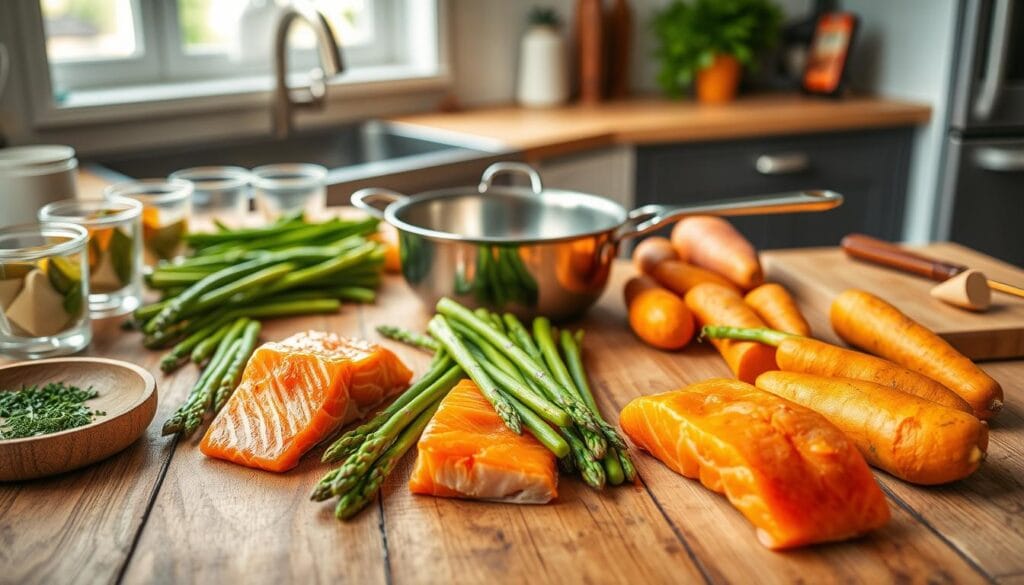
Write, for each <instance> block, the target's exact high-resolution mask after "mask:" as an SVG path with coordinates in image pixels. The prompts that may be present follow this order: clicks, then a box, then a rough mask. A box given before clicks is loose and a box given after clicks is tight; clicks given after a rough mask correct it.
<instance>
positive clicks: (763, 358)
mask: <svg viewBox="0 0 1024 585" xmlns="http://www.w3.org/2000/svg"><path fill="white" fill-rule="evenodd" d="M685 299H686V306H687V307H689V308H690V311H692V312H693V315H694V316H695V317H696V318H697V321H699V322H700V324H701V325H729V326H732V327H749V328H757V327H764V321H762V320H761V319H760V317H758V316H757V314H756V313H754V310H753V309H751V308H750V307H748V306H747V304H746V303H744V302H743V297H741V296H740V295H739V293H737V292H736V291H735V290H733V289H731V288H728V287H725V286H722V285H719V284H714V283H710V282H705V283H703V284H698V285H697V286H695V287H693V288H692V289H690V292H688V293H686V297H685ZM711 343H713V344H714V345H715V347H716V348H717V349H718V352H719V353H720V354H722V357H723V358H724V359H725V363H726V364H727V365H728V366H729V369H730V370H732V373H733V374H735V376H736V377H737V378H738V379H740V380H742V381H744V382H747V383H751V384H752V383H753V382H754V380H755V379H756V378H757V376H758V375H760V374H761V373H762V372H767V371H768V370H774V369H776V368H777V366H776V365H775V348H774V347H771V346H768V345H764V344H761V343H755V342H751V341H734V340H731V339H712V340H711Z"/></svg>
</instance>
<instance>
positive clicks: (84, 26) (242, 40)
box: [38, 0, 439, 107]
mask: <svg viewBox="0 0 1024 585" xmlns="http://www.w3.org/2000/svg"><path fill="white" fill-rule="evenodd" d="M309 1H310V2H311V3H312V4H313V5H315V6H316V7H317V8H318V9H319V10H321V11H322V12H323V13H324V14H325V16H327V18H328V20H329V22H330V24H331V27H332V28H333V30H334V32H335V36H336V37H337V38H338V40H339V41H340V43H341V45H342V50H343V53H344V61H345V64H346V67H347V71H346V75H345V77H344V78H343V80H344V79H346V78H347V79H352V78H353V76H354V77H355V78H357V79H358V78H360V75H359V73H360V72H362V73H364V74H365V73H366V72H367V71H370V70H374V69H387V68H391V69H397V68H403V69H404V73H403V75H405V76H407V77H413V76H425V75H431V74H437V72H438V70H439V64H438V62H437V55H438V48H437V42H438V38H437V26H436V24H437V23H436V22H429V23H424V22H422V17H423V15H424V13H423V6H425V5H431V6H432V11H433V13H432V16H433V17H434V20H435V21H436V17H437V14H436V0H433V1H427V0H309ZM282 2H283V0H277V1H276V2H275V1H274V0H38V3H39V13H38V17H39V18H40V19H41V21H42V25H43V26H42V28H43V30H44V31H45V57H46V61H47V63H48V64H49V73H50V75H49V87H50V91H51V93H52V96H53V102H54V104H55V105H56V106H57V107H61V106H75V105H82V103H83V102H82V95H83V94H89V93H90V92H92V93H94V94H95V93H104V92H106V94H107V96H106V98H104V99H110V98H111V95H110V93H111V92H109V91H106V90H113V89H118V90H122V91H120V92H119V93H118V97H117V99H120V100H125V99H128V100H131V101H137V100H138V99H141V98H140V97H139V96H140V95H145V94H146V92H145V91H140V88H146V87H149V88H154V89H153V91H156V89H155V88H157V87H161V88H162V89H161V90H160V93H161V96H162V97H163V98H166V97H167V96H168V95H170V94H169V93H168V91H170V90H168V89H167V88H168V86H177V87H179V88H180V89H181V91H183V92H190V93H189V95H195V94H196V92H197V91H202V89H203V87H204V86H203V84H201V83H200V84H197V82H209V85H210V87H211V88H212V87H213V86H216V87H217V88H218V89H217V90H216V91H214V90H212V89H211V90H210V91H209V92H208V93H224V91H225V88H226V87H229V86H230V87H231V91H236V92H237V91H245V90H246V89H248V90H256V89H267V88H268V87H269V75H270V73H271V71H272V68H273V57H272V50H273V49H272V41H273V37H274V31H275V26H276V23H277V17H278V11H279V10H280V4H281V3H282ZM424 24H430V25H431V26H426V27H425V26H423V25H424ZM410 27H415V28H416V30H415V31H413V30H410ZM424 30H430V31H432V34H429V35H426V36H425V35H424V34H423V32H424ZM414 43H416V46H414ZM424 56H428V57H430V58H427V59H424ZM288 61H289V71H291V72H293V73H299V72H303V71H306V70H308V69H310V68H312V67H313V66H315V65H316V63H317V61H318V58H317V55H316V51H315V40H314V37H313V34H312V30H310V29H309V28H308V27H306V26H304V25H303V24H302V23H301V22H300V23H298V24H297V25H296V26H295V27H294V29H293V31H292V34H291V35H290V37H289V55H288ZM396 75H397V73H396ZM232 80H234V82H233V83H228V82H231V81H232ZM243 80H246V81H247V83H244V82H243ZM186 82H187V83H186ZM124 90H129V91H124ZM171 93H173V91H172V92H171ZM91 99H92V100H93V101H92V102H90V101H88V100H86V102H85V103H86V105H90V104H92V103H95V99H96V98H91Z"/></svg>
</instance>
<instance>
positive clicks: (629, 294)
mask: <svg viewBox="0 0 1024 585" xmlns="http://www.w3.org/2000/svg"><path fill="white" fill-rule="evenodd" d="M624 292H625V296H626V306H627V307H628V308H629V327H630V328H631V329H632V330H633V333H635V334H636V335H637V337H639V338H640V339H642V340H643V341H644V342H645V343H647V344H648V345H651V346H654V347H657V348H659V349H667V350H673V349H680V348H682V347H683V346H685V345H686V344H687V343H689V342H690V339H692V338H693V330H694V323H693V315H692V314H691V313H690V309H688V308H687V307H686V303H684V302H683V299H681V298H679V297H678V296H676V295H675V294H673V293H672V292H671V291H669V290H666V289H664V288H662V287H660V286H658V284H657V283H655V282H654V281H653V280H652V279H651V278H650V277H647V276H638V277H634V278H631V279H630V280H629V282H627V283H626V288H625V291H624Z"/></svg>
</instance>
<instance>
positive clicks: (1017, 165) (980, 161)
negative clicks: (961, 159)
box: [974, 146, 1024, 173]
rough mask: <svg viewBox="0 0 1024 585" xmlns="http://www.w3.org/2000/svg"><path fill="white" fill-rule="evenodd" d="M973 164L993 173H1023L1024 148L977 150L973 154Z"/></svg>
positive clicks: (991, 147) (987, 148)
mask: <svg viewBox="0 0 1024 585" xmlns="http://www.w3.org/2000/svg"><path fill="white" fill-rule="evenodd" d="M974 164H976V165H978V167H979V168H982V169H985V170H986V171H992V172H995V173H1019V172H1021V171H1024V148H998V147H995V146H986V147H984V148H979V149H978V150H977V151H975V153H974Z"/></svg>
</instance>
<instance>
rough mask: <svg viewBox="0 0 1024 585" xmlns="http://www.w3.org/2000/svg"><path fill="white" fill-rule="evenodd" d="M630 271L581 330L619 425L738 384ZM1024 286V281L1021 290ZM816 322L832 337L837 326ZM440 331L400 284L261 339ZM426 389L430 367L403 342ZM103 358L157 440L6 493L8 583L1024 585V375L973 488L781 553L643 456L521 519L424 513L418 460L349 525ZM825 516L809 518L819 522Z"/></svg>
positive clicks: (174, 390)
mask: <svg viewBox="0 0 1024 585" xmlns="http://www.w3.org/2000/svg"><path fill="white" fill-rule="evenodd" d="M631 273H632V268H631V267H630V266H629V265H628V264H625V263H623V262H621V261H620V263H619V264H618V265H617V266H616V267H615V270H614V272H613V280H612V282H611V283H610V284H609V287H608V291H607V293H606V294H605V296H604V297H603V298H602V299H601V301H600V303H599V304H598V306H596V307H595V308H594V309H593V310H592V311H591V312H590V313H589V314H588V316H587V318H586V319H585V320H583V321H582V322H581V323H580V325H582V326H583V327H585V328H586V330H587V338H586V339H587V341H586V344H585V351H586V356H585V359H586V362H587V367H588V368H589V371H590V373H591V377H592V379H593V385H594V387H595V393H596V394H597V398H598V402H599V403H600V406H601V408H602V410H603V411H604V412H605V413H607V414H608V415H609V419H611V420H615V414H616V413H617V412H619V411H620V410H621V408H622V407H623V406H624V405H625V404H626V403H627V402H628V401H629V400H631V399H633V398H635V397H637V396H640V395H642V394H647V393H651V392H659V391H665V390H669V389H673V388H677V387H679V386H682V385H684V384H687V383H690V382H695V381H698V380H704V379H707V378H710V377H717V376H727V375H728V374H729V372H728V370H727V369H726V367H725V365H724V363H723V362H722V360H721V359H720V357H719V356H718V355H717V354H716V353H715V352H714V351H713V349H711V348H710V347H709V346H707V345H705V344H694V345H693V346H691V347H690V348H688V349H687V350H686V351H684V352H682V353H665V352H660V351H657V350H654V349H651V348H649V347H646V346H644V345H641V344H639V343H638V342H637V341H636V340H635V338H634V337H633V335H632V334H631V333H630V331H629V330H628V329H627V327H626V324H625V315H624V310H623V307H622V301H621V296H620V295H621V287H622V284H623V282H624V281H625V279H626V278H627V277H629V276H630V275H631ZM1020 280H1024V271H1022V272H1021V273H1020V278H1018V281H1020ZM811 309H812V307H807V306H805V310H808V317H809V319H810V321H811V323H812V326H813V327H814V328H815V330H816V332H818V333H819V334H825V336H826V337H827V332H828V330H829V329H828V326H827V324H826V321H825V319H826V317H825V315H824V314H823V313H821V312H816V311H813V310H811ZM426 318H427V314H426V313H425V312H424V311H423V309H422V308H421V306H420V305H419V304H418V303H417V302H416V301H415V300H414V299H413V298H412V296H411V293H410V292H409V290H408V289H407V288H406V286H405V285H404V284H403V283H401V282H399V281H398V280H397V279H396V278H394V277H390V278H388V279H387V281H386V284H385V286H384V288H383V290H382V292H381V295H380V297H379V300H378V302H377V304H376V305H371V306H354V305H347V306H346V307H345V308H344V310H343V311H342V312H341V313H339V314H337V315H331V316H316V317H308V318H297V319H287V320H277V321H268V322H267V326H266V328H265V330H264V336H263V337H264V339H268V340H269V339H280V338H282V337H285V336H287V335H289V334H291V333H293V332H295V331H297V330H301V329H306V328H316V329H328V330H332V331H336V332H338V333H341V334H345V335H353V336H361V337H366V338H368V339H378V337H377V334H376V333H375V331H374V327H375V326H376V325H378V324H381V323H398V324H402V325H405V326H408V327H421V326H423V325H424V323H425V321H426ZM388 346H389V347H391V348H393V349H394V350H395V351H396V352H397V353H399V355H400V356H401V357H402V359H404V360H406V362H407V363H409V364H410V365H411V366H412V367H413V368H414V369H415V370H416V372H417V374H419V373H422V372H423V370H424V368H425V366H426V364H427V361H428V357H427V356H426V355H425V354H423V353H419V352H417V351H416V350H412V349H409V348H406V347H404V346H400V345H398V344H394V343H390V342H388ZM89 353H91V354H93V355H102V356H113V357H119V358H123V359H128V360H130V361H132V362H135V363H138V364H141V365H143V366H144V367H147V368H149V369H150V370H151V371H153V372H154V374H155V375H156V376H157V379H158V380H159V384H160V387H159V397H160V405H159V410H158V414H157V418H156V420H155V421H154V422H153V424H152V425H151V426H150V428H149V430H148V432H147V434H146V435H145V437H144V438H143V439H142V440H140V441H139V442H138V443H136V444H135V445H133V446H131V447H129V448H128V449H127V450H126V451H124V452H122V453H121V454H119V455H116V456H114V457H113V458H111V459H109V460H107V461H105V462H102V463H99V464H97V465H94V466H92V467H89V468H87V469H83V470H80V471H77V472H73V473H69V474H66V475H63V476H59V477H54V478H50V479H44V480H37V481H32V482H26V483H20V484H11V485H5V486H3V488H2V489H0V540H2V542H3V546H2V547H0V566H3V567H4V570H3V572H2V574H0V582H6V583H44V582H46V583H49V582H56V583H67V582H82V583H94V582H101V583H120V582H125V583H142V582H146V583H149V582H158V583H179V582H183V583H188V582H199V583H242V582H244V583H246V584H248V585H257V584H260V583H282V582H297V583H310V582H321V583H332V582H341V583H353V584H364V583H391V582H394V583H427V582H438V583H452V582H471V583H506V582H508V583H525V582H529V583H538V584H539V583H563V582H589V583H606V582H629V583H670V582H671V583H680V582H707V583H726V582H734V583H751V582H758V583H795V582H809V583H823V582H851V583H852V582H858V583H890V582H942V583H950V582H952V583H982V582H986V581H995V582H1005V583H1011V582H1013V583H1020V582H1021V581H1022V579H1024V555H1022V554H1021V551H1024V506H1022V502H1024V488H1022V486H1021V482H1022V478H1024V361H1013V362H994V363H986V364H984V368H985V369H986V370H987V371H988V372H990V373H991V374H992V375H993V376H994V377H995V378H996V379H998V380H999V382H1000V383H1002V385H1003V388H1004V389H1005V391H1006V407H1005V408H1004V410H1003V411H1002V413H1001V414H1000V415H999V417H998V418H997V419H996V420H995V421H994V422H993V424H992V431H991V438H990V448H989V453H988V459H987V461H986V462H985V463H984V464H983V465H982V467H981V469H980V470H979V471H978V472H977V473H975V474H974V475H973V476H972V477H970V478H968V479H967V480H964V481H961V482H958V483H956V484H953V485H949V486H943V487H936V488H927V489H926V488H919V487H914V486H910V485H908V484H905V483H903V482H901V481H898V480H895V479H893V478H891V477H889V476H887V475H885V474H883V473H878V474H877V477H878V479H879V481H880V482H881V484H882V485H883V487H884V488H885V492H886V494H887V496H888V498H889V501H890V503H891V507H892V513H893V518H892V521H891V522H890V523H889V525H888V526H887V527H885V528H884V529H883V530H881V531H879V532H877V533H874V534H871V535H869V536H867V537H865V538H862V539H859V540H855V541H850V542H845V543H840V544H834V545H827V546H817V547H812V548H806V549H801V550H798V551H792V552H786V553H775V552H770V551H768V550H767V549H765V548H763V547H762V546H761V545H760V544H758V542H757V539H756V537H755V535H754V531H753V529H752V528H751V526H750V525H749V524H748V523H747V521H746V520H745V519H744V518H743V517H742V516H741V515H740V514H739V513H738V512H737V511H736V510H735V509H733V508H732V506H730V505H729V504H728V502H727V501H726V500H725V498H723V497H722V496H720V495H717V494H714V493H712V492H710V491H708V490H706V489H704V488H703V487H702V486H701V485H700V484H699V483H698V482H696V481H693V480H689V479H686V478H683V477H680V476H679V475H676V474H675V473H673V472H672V471H670V470H669V469H668V468H667V467H665V466H664V465H662V464H661V463H660V462H658V461H657V460H655V459H653V458H652V457H650V456H648V455H646V454H641V453H636V461H637V465H638V468H639V471H640V474H641V476H642V478H643V483H642V484H641V485H638V486H635V487H620V488H612V489H607V490H605V491H603V492H596V491H593V490H591V489H589V488H587V487H586V486H584V485H583V484H581V483H580V482H579V481H577V480H576V479H575V478H564V479H563V481H562V482H561V484H560V486H559V492H560V493H559V498H558V499H557V500H556V501H555V502H553V503H551V504H549V505H545V506H516V505H510V504H492V503H481V502H471V501H460V500H454V499H443V498H432V497H424V496H413V495H411V494H410V493H409V491H408V489H407V487H406V482H407V480H408V477H409V472H410V468H411V464H412V461H413V458H414V453H410V454H408V455H407V456H406V457H405V459H404V460H403V462H402V463H401V465H400V466H399V468H398V470H397V471H396V472H395V473H394V475H393V476H392V477H391V478H390V479H389V481H388V482H387V484H386V485H385V487H384V489H383V496H382V498H380V499H379V500H378V503H376V504H374V505H372V506H371V507H370V508H368V509H366V510H364V511H363V512H362V513H360V514H359V516H357V517H356V518H355V519H354V521H352V522H350V523H340V522H338V521H336V520H334V518H333V515H332V506H331V505H321V504H316V503H312V502H310V501H309V500H308V494H309V491H310V488H311V486H312V485H313V484H314V483H315V481H316V480H317V479H318V478H319V476H320V475H321V474H322V473H323V472H324V471H325V469H326V468H325V466H323V465H321V464H320V463H319V461H318V459H319V457H318V456H317V454H313V455H311V456H309V457H306V458H305V460H304V461H303V463H302V464H301V465H300V466H299V468H297V469H295V470H293V471H291V472H288V473H285V474H273V473H268V472H261V471H255V470H251V469H247V468H244V467H239V466H236V465H232V464H230V463H226V462H223V461H216V460H211V459H207V458H205V457H203V456H202V455H201V454H200V453H199V451H198V449H197V447H196V444H195V441H188V442H184V443H180V444H179V443H178V442H177V441H176V440H175V439H174V438H171V437H161V436H160V425H161V423H162V421H163V420H164V418H165V417H166V416H167V415H168V414H169V413H170V412H171V411H172V410H173V409H174V407H175V406H176V405H177V404H178V403H179V402H180V401H181V400H182V399H183V398H184V397H185V395H186V394H187V392H188V389H189V387H190V386H191V385H192V383H193V381H194V380H195V378H196V374H197V372H196V370H195V369H194V368H193V367H191V366H190V367H186V368H183V369H182V370H180V371H179V372H177V373H175V374H173V375H170V376H165V375H162V374H161V373H160V372H159V368H158V361H159V359H160V353H159V352H150V351H146V350H144V349H142V347H141V346H140V345H139V339H138V336H137V334H134V333H124V332H122V331H120V329H119V328H118V323H117V322H116V321H113V320H108V321H105V322H100V323H98V324H97V327H96V337H95V340H94V342H93V345H92V347H91V348H90V349H89ZM808 504H809V505H811V504H812V503H810V502H809V503H808Z"/></svg>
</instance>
